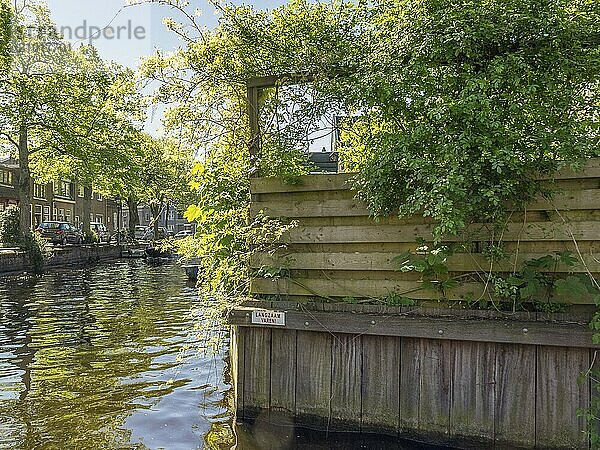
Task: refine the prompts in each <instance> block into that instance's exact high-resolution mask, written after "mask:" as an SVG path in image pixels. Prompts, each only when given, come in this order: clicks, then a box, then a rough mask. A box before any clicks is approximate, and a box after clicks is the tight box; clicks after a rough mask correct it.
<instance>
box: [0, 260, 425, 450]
mask: <svg viewBox="0 0 600 450" xmlns="http://www.w3.org/2000/svg"><path fill="white" fill-rule="evenodd" d="M197 305H198V294H197V290H196V288H195V287H193V286H191V285H188V284H186V278H185V275H184V274H183V271H182V270H181V268H180V267H178V266H176V265H162V266H150V265H146V264H144V263H143V262H140V261H122V262H116V263H112V264H110V265H108V264H106V265H100V266H96V267H90V268H85V269H64V270H60V271H54V272H51V273H48V274H46V275H44V276H43V277H41V278H33V277H31V278H20V279H14V278H12V279H4V280H2V281H0V448H1V449H34V448H57V449H98V448H132V449H138V448H152V449H155V448H164V449H194V448H213V449H229V448H233V447H234V446H235V445H236V442H237V447H236V448H238V449H242V450H245V449H261V448H273V449H288V448H290V449H291V448H425V447H418V446H416V445H411V444H408V443H400V442H397V441H395V440H389V439H385V438H372V437H371V438H369V437H361V438H357V437H356V436H348V435H346V436H343V435H339V436H331V435H330V436H325V435H323V434H320V433H315V432H310V431H304V432H302V431H299V430H294V429H293V428H292V427H276V428H273V427H261V426H258V428H254V429H253V428H252V427H250V426H238V427H234V426H233V424H232V417H231V413H230V411H231V410H232V408H231V406H230V405H231V401H232V398H231V393H230V392H231V391H230V385H229V376H228V369H227V362H226V361H227V354H226V349H227V342H226V340H225V343H224V344H225V345H222V346H221V350H220V352H219V353H218V354H216V355H215V354H214V352H212V351H206V352H205V351H203V350H202V345H201V342H202V340H201V339H200V338H199V337H198V335H197V334H196V333H195V332H194V327H195V326H198V325H199V326H200V327H201V326H202V323H203V320H204V319H203V316H202V311H201V310H200V309H199V308H197V307H195V306H197ZM428 448H430V447H428Z"/></svg>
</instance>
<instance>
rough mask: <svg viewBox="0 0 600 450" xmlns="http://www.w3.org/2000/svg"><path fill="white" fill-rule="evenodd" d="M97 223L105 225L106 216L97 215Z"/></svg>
mask: <svg viewBox="0 0 600 450" xmlns="http://www.w3.org/2000/svg"><path fill="white" fill-rule="evenodd" d="M96 222H98V223H104V216H101V215H100V214H98V215H96Z"/></svg>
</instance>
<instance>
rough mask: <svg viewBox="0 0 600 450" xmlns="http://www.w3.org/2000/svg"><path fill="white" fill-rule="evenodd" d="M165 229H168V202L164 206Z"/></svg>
mask: <svg viewBox="0 0 600 450" xmlns="http://www.w3.org/2000/svg"><path fill="white" fill-rule="evenodd" d="M165 209H166V211H165V231H167V232H168V231H169V209H170V207H169V204H168V203H167V205H166V206H165Z"/></svg>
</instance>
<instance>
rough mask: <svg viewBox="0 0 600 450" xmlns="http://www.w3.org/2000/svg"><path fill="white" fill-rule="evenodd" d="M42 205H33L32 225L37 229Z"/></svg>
mask: <svg viewBox="0 0 600 450" xmlns="http://www.w3.org/2000/svg"><path fill="white" fill-rule="evenodd" d="M42 219H43V217H42V205H35V216H34V222H33V224H34V225H35V226H36V227H37V226H38V225H39V224H40V223H42Z"/></svg>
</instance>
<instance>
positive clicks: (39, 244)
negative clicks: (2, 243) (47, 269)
mask: <svg viewBox="0 0 600 450" xmlns="http://www.w3.org/2000/svg"><path fill="white" fill-rule="evenodd" d="M20 247H21V249H22V250H25V251H26V252H27V254H28V256H29V263H30V264H31V267H32V269H33V273H35V274H36V275H39V274H41V273H42V272H43V270H44V263H45V262H46V261H47V260H48V257H49V256H50V250H49V248H48V244H47V243H46V240H45V239H44V238H42V237H41V236H40V235H39V234H37V233H30V234H27V236H25V237H24V238H23V240H22V242H21V245H20Z"/></svg>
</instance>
